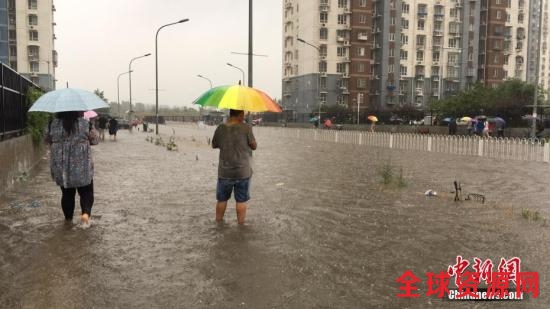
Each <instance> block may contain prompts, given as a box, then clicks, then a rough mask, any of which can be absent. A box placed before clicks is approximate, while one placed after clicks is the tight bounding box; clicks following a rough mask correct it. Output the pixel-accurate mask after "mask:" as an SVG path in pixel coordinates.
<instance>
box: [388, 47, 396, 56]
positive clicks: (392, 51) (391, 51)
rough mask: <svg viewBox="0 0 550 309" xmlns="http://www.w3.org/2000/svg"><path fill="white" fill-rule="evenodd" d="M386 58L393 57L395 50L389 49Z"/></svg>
mask: <svg viewBox="0 0 550 309" xmlns="http://www.w3.org/2000/svg"><path fill="white" fill-rule="evenodd" d="M388 56H389V57H395V49H393V48H390V50H389V53H388Z"/></svg>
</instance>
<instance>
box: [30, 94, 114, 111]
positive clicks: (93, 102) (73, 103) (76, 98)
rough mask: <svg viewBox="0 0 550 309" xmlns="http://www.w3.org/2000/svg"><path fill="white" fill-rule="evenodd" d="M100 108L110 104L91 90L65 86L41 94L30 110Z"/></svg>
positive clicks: (85, 109) (86, 109) (107, 106)
mask: <svg viewBox="0 0 550 309" xmlns="http://www.w3.org/2000/svg"><path fill="white" fill-rule="evenodd" d="M98 108H109V105H107V103H105V102H104V101H103V100H102V99H100V98H99V97H98V96H97V95H95V94H93V93H91V92H89V91H86V90H81V89H75V88H63V89H59V90H55V91H50V92H48V93H46V94H45V95H43V96H41V97H40V98H39V99H38V100H36V102H34V104H33V105H32V106H31V108H30V109H29V112H48V113H59V112H69V111H89V110H94V109H98Z"/></svg>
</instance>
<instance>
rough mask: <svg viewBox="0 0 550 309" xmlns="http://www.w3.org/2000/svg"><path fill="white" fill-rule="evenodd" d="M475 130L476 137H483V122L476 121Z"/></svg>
mask: <svg viewBox="0 0 550 309" xmlns="http://www.w3.org/2000/svg"><path fill="white" fill-rule="evenodd" d="M475 129H476V130H475V133H476V135H479V136H483V131H484V130H485V121H483V120H481V119H477V120H476V124H475Z"/></svg>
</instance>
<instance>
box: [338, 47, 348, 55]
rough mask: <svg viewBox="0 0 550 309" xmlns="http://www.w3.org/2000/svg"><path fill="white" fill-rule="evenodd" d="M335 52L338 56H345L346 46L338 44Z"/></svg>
mask: <svg viewBox="0 0 550 309" xmlns="http://www.w3.org/2000/svg"><path fill="white" fill-rule="evenodd" d="M336 54H337V55H338V57H345V56H346V48H345V47H341V46H338V47H337V48H336Z"/></svg>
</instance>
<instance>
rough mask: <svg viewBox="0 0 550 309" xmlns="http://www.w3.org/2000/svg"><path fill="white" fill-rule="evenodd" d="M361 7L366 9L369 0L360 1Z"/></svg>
mask: <svg viewBox="0 0 550 309" xmlns="http://www.w3.org/2000/svg"><path fill="white" fill-rule="evenodd" d="M359 6H361V7H366V6H367V0H360V2H359Z"/></svg>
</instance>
